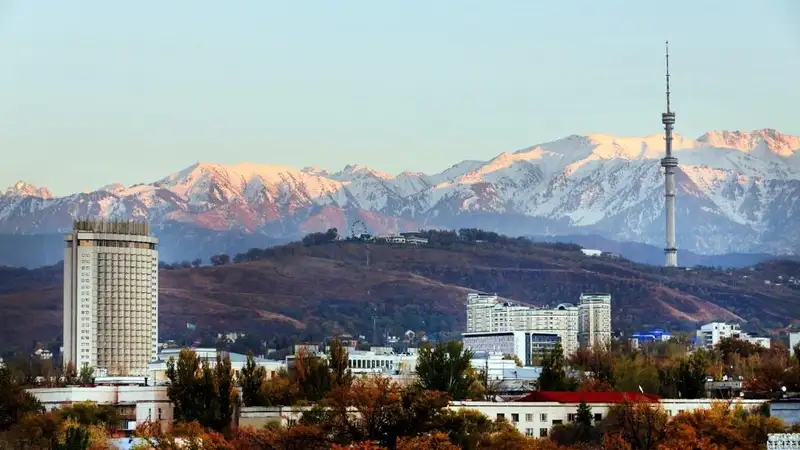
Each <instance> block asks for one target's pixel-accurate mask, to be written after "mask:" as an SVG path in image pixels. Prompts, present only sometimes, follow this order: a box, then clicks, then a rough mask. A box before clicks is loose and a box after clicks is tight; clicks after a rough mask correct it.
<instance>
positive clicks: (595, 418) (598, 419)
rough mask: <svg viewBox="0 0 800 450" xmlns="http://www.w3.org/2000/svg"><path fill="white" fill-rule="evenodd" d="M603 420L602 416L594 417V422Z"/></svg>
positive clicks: (596, 415) (598, 414)
mask: <svg viewBox="0 0 800 450" xmlns="http://www.w3.org/2000/svg"><path fill="white" fill-rule="evenodd" d="M601 420H603V415H602V414H600V413H597V414H595V415H594V421H595V422H600V421H601Z"/></svg>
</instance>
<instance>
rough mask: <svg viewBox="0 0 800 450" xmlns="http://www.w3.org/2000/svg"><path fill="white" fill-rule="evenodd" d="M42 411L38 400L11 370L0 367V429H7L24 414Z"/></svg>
mask: <svg viewBox="0 0 800 450" xmlns="http://www.w3.org/2000/svg"><path fill="white" fill-rule="evenodd" d="M43 411H44V408H43V407H42V405H41V403H39V400H37V399H36V397H34V396H33V395H31V394H29V393H28V392H27V391H26V390H25V389H24V388H23V386H22V384H21V383H20V382H19V381H18V380H16V379H15V378H14V377H13V375H12V374H11V371H10V370H9V369H7V368H5V367H3V368H0V431H5V430H8V429H9V428H10V427H11V426H12V425H14V424H15V423H17V422H19V420H20V419H21V418H22V417H23V416H24V415H25V414H28V413H39V412H43Z"/></svg>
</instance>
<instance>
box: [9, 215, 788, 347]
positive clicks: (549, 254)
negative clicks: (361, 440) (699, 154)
mask: <svg viewBox="0 0 800 450" xmlns="http://www.w3.org/2000/svg"><path fill="white" fill-rule="evenodd" d="M422 234H423V236H424V237H427V238H428V239H429V244H428V245H424V246H409V245H402V244H395V245H389V244H376V243H365V242H360V241H355V240H341V239H336V237H337V236H336V234H335V233H327V234H326V233H316V234H313V235H309V236H307V237H306V238H305V239H304V240H303V241H302V242H296V243H291V244H287V245H282V246H278V247H271V248H268V249H253V250H251V251H249V252H247V253H243V254H240V255H233V256H232V257H221V256H218V257H216V258H214V262H215V264H217V265H213V266H202V267H189V268H175V269H172V268H170V269H167V268H163V269H162V270H161V272H160V273H161V275H160V314H161V316H160V323H161V334H162V338H167V337H170V336H176V335H183V334H185V332H186V323H187V322H188V323H192V324H195V325H196V326H197V328H196V330H197V332H201V331H208V332H210V331H214V332H217V331H235V330H243V331H253V332H257V333H259V334H260V335H262V336H264V337H265V338H266V337H269V336H273V335H275V336H293V335H294V336H303V337H321V336H324V335H326V334H329V333H331V332H347V333H351V334H354V335H357V334H364V335H368V336H369V335H371V330H372V318H371V317H372V315H373V314H375V315H376V316H377V322H378V323H377V326H378V328H379V330H380V331H387V332H389V333H391V334H395V335H399V334H401V333H402V332H403V331H405V330H408V329H411V330H415V331H424V332H427V333H438V332H453V331H456V332H457V331H462V330H463V328H464V322H465V300H466V294H467V293H468V292H472V291H482V292H489V293H497V294H498V295H500V296H502V297H505V298H508V299H512V300H514V301H518V302H520V303H527V304H531V305H537V306H538V305H548V304H549V305H555V304H557V303H562V302H576V301H577V299H578V296H579V295H580V294H581V293H582V292H609V293H611V294H612V295H613V301H612V309H613V319H612V320H613V323H612V325H613V327H614V329H615V330H620V331H631V330H633V329H636V328H641V327H648V326H660V327H667V328H671V329H678V328H683V329H693V328H694V327H695V326H696V324H697V323H698V322H706V321H711V320H741V321H744V322H745V328H747V329H753V330H757V331H761V332H763V331H766V330H775V329H780V328H783V327H786V326H787V325H790V321H791V320H792V318H794V317H800V286H797V285H793V284H792V283H791V282H790V279H792V277H795V279H797V278H800V263H797V262H792V261H770V262H764V263H761V264H758V265H756V266H753V267H749V268H745V269H733V270H732V269H727V270H716V269H711V268H695V269H692V270H686V269H666V268H663V267H659V266H649V265H643V264H636V263H632V262H630V261H626V260H623V259H616V258H614V257H611V256H600V257H589V256H585V255H584V254H583V253H582V252H581V251H580V247H578V246H577V245H572V244H546V243H532V242H530V241H528V240H526V239H519V238H508V237H504V236H500V235H497V234H495V233H489V232H482V231H479V230H461V231H460V232H449V231H429V232H423V233H422ZM229 261H230V262H229ZM233 261H235V262H233ZM767 282H768V283H769V284H765V283H767ZM0 322H2V323H0V325H2V326H0V342H7V343H9V344H18V345H29V344H30V342H31V341H33V340H52V339H57V338H58V336H59V335H60V334H61V268H60V267H58V266H54V267H47V268H42V269H36V270H25V269H0ZM7 345H8V344H7Z"/></svg>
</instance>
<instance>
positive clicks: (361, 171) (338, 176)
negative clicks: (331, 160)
mask: <svg viewBox="0 0 800 450" xmlns="http://www.w3.org/2000/svg"><path fill="white" fill-rule="evenodd" d="M330 178H332V179H334V180H339V181H353V180H357V179H362V178H379V179H381V180H391V179H392V178H394V177H393V176H392V175H389V174H388V173H384V172H378V171H377V170H374V169H371V168H369V167H367V166H362V165H361V164H348V165H346V166H344V169H342V170H340V171H339V172H336V173H334V174H333V175H331V176H330Z"/></svg>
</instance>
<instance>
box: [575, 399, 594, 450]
mask: <svg viewBox="0 0 800 450" xmlns="http://www.w3.org/2000/svg"><path fill="white" fill-rule="evenodd" d="M593 420H594V417H592V407H591V406H589V405H587V404H586V402H584V401H583V400H581V402H580V403H579V404H578V411H577V413H576V414H575V424H576V425H577V429H578V441H580V442H588V441H589V438H590V434H591V432H592V421H593Z"/></svg>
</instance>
